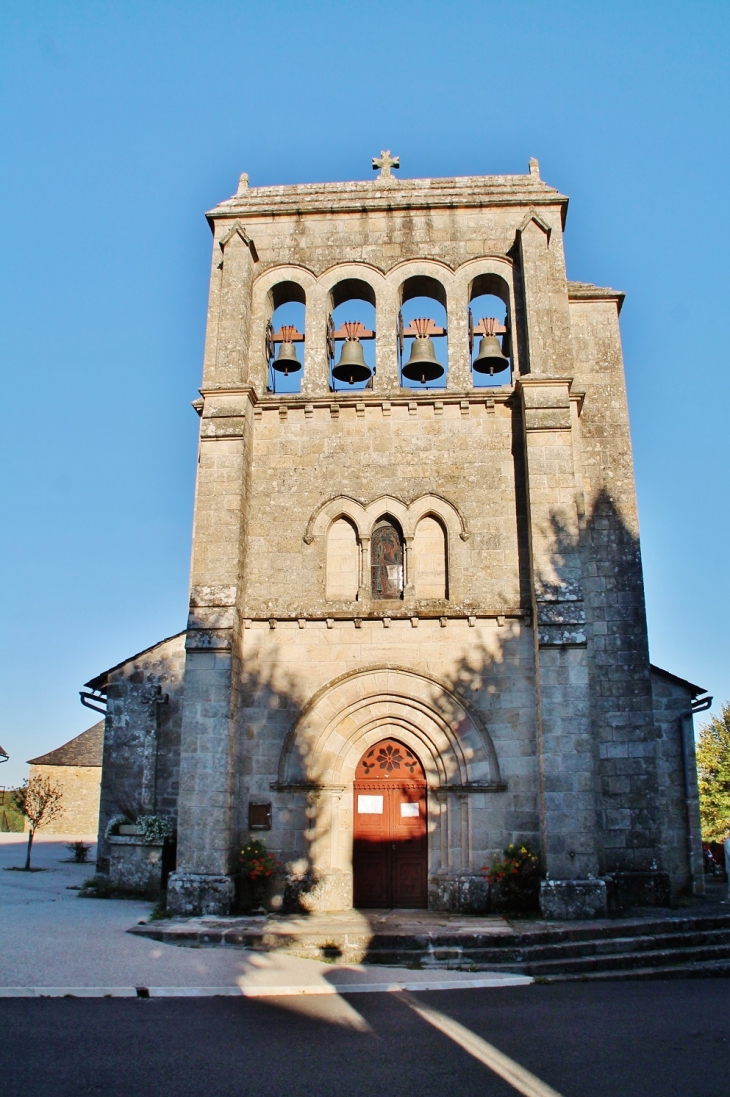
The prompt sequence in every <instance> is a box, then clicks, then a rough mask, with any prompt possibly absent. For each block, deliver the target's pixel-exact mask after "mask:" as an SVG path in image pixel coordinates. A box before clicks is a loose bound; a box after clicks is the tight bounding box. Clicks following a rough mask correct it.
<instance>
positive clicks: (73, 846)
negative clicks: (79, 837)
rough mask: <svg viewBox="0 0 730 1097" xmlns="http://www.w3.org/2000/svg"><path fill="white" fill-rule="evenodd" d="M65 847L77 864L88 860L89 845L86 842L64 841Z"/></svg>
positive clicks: (82, 863) (83, 863)
mask: <svg viewBox="0 0 730 1097" xmlns="http://www.w3.org/2000/svg"><path fill="white" fill-rule="evenodd" d="M66 849H67V850H68V851H69V853H70V854H72V855H73V859H74V861H75V862H76V864H77V865H85V864H86V863H87V861H88V860H89V853H90V852H91V846H89V845H87V844H86V842H66Z"/></svg>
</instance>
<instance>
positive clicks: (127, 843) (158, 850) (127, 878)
mask: <svg viewBox="0 0 730 1097" xmlns="http://www.w3.org/2000/svg"><path fill="white" fill-rule="evenodd" d="M108 841H109V879H110V881H111V883H112V885H113V886H114V887H118V888H124V889H125V890H128V891H138V892H140V893H143V892H144V893H150V892H158V891H161V890H162V886H163V883H164V880H163V869H164V865H163V852H164V847H165V843H164V842H143V841H142V839H141V838H137V837H122V836H119V835H114V836H113V837H111V838H109V839H108Z"/></svg>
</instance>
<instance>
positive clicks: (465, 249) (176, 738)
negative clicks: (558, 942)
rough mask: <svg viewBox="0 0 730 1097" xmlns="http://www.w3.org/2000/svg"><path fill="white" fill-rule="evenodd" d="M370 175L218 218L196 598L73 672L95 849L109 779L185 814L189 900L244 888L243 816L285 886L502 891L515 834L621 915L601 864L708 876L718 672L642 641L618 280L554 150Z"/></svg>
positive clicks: (384, 894) (184, 901)
mask: <svg viewBox="0 0 730 1097" xmlns="http://www.w3.org/2000/svg"><path fill="white" fill-rule="evenodd" d="M378 165H379V166H380V167H381V174H380V175H379V176H378V177H377V178H376V179H374V180H372V181H367V182H366V181H363V182H352V183H328V184H323V185H302V186H281V187H261V188H252V187H249V186H248V180H247V177H246V176H242V177H241V182H240V185H239V188H238V192H237V194H236V195H235V196H234V197H233V198H231V199H229V200H228V201H225V202H223V203H221V204H220V205H219V206H217V207H216V208H215V209H214V210H213V211H212V212H211V213H209V214H208V220H209V223H210V227H211V229H212V232H213V257H212V265H211V283H210V303H209V313H208V328H207V338H206V347H205V361H204V368H203V383H202V386H201V390H200V399H199V400H196V401H195V403H194V406H195V408H196V410H197V412H198V414H199V415H200V443H199V463H198V478H197V488H196V499H195V519H194V532H193V549H192V569H191V586H190V606H189V619H188V623H187V628H186V630H185V632H184V633H183V634H181V635H179V636H177V637H172V638H171V639H169V640H166V641H163V642H162V643H161V644H160V645H157V646H156V647H155V648H153V649H150V650H149V651H148V652H144V653H141V654H140V655H139V656H135V657H134V658H133V659H131V660H129V661H127V662H126V663H124V664H120V666H119V667H116V668H112V670H110V671H107V672H105V674H103V675H99V676H97V678H95V679H92V680H91V682H90V683H88V685H89V686H90V687H91V688H92V689H93V690H94V692H95V695H96V696H98V697H99V698H102V697H103V698H105V699H106V704H107V717H106V736H105V754H104V778H103V781H102V805H101V823H100V826H101V829H100V863H101V865H102V867H103V862H104V856H105V854H104V838H103V835H104V827H105V820H106V819H108V818H109V817H110V816H111V815H112V814H113V813H114V811H115V810H117V807H116V805H117V801H118V800H119V799H120V789H121V790H123V791H124V795H125V796H127V797H128V798H129V797H130V796H137V797H138V798H139V800H140V802H141V803H143V804H144V805H145V810H148V811H153V810H156V811H161V812H163V813H168V814H171V815H173V816H174V817H175V819H176V826H177V868H176V871H175V873H174V874H173V875H172V876H171V877H170V880H169V883H168V908H169V909H170V910H171V911H173V912H179V913H196V912H204V911H205V912H218V913H220V912H227V911H228V910H229V909H230V905H231V902H232V897H233V884H232V880H231V872H232V870H233V869H234V867H235V857H236V853H237V851H238V849H240V847H241V845H242V844H243V843H244V842H245V840H246V839H247V837H248V835H249V834H251V833H254V834H256V835H257V836H261V837H263V838H264V839H265V841H266V843H267V846H268V847H269V849H271V850H272V851H273V852H274V853H275V854H276V856H277V858H278V860H279V861H280V862H281V870H280V873H279V875H278V877H277V882H276V885H275V889H274V894H273V895H272V897H271V899H272V902H273V903H274V905H277V904H278V905H283V906H284V907H288V908H292V907H296V905H297V904H298V905H299V906H303V907H305V908H306V909H324V910H327V909H331V910H337V909H340V910H341V909H347V908H349V907H351V906H352V905H353V903H355V904H356V905H358V906H364V907H367V906H376V907H389V906H396V907H397V906H404V907H413V906H429V907H430V908H432V909H441V910H463V911H469V910H480V909H484V905H485V903H486V883H485V878H484V875H483V872H482V867H483V866H484V865H485V864H487V863H488V861H489V860H490V859H491V858H492V857H493V856H494V855H495V854H498V853H500V851H501V850H502V849H503V848H504V847H505V846H506V845H507V844H508V843H511V842H518V843H529V844H530V845H531V846H532V847H533V848H535V849H536V850H539V851H540V853H541V859H542V864H543V868H544V870H545V873H546V877H547V879H546V883H545V884H544V885H543V908H544V909H545V911H546V913H553V914H556V915H567V916H570V915H586V914H592V913H593V914H598V913H602V912H603V911H605V909H606V879H607V877H610V876H611V874H613V875H614V876H615V875H616V874H628V875H629V876H630V875H631V874H636V878H639V877H641V878H642V880H644V881H647V880H648V881H649V882H651V880H652V878H653V877H655V876H662V877H663V878H668V879H669V882H670V886H671V888H672V890H673V891H674V892H677V891H679V890H681V889H682V888H691V889H694V890H698V889H701V888H702V869H701V846H700V840H699V820H698V807H697V795H696V775H695V769H694V746H693V733H692V705H693V702H694V701H695V698H696V697H697V696H698V695H699V694H700V693H702V692H703V691H702V690H701V689H700V688H699V687H695V686H693V685H692V684H691V683H688V682H685V681H684V680H682V679H680V678H676V677H674V676H673V675H671V674H667V673H666V672H663V671H659V670H657V669H656V668H652V667H651V666H650V662H649V652H648V640H647V627H646V613H645V606H644V591H643V579H642V570H641V557H640V546H639V530H638V522H637V511H636V498H635V487H634V473H633V463H632V455H631V441H630V435H629V419H628V410H627V402H626V392H625V384H624V371H623V362H622V354H621V343H620V335H619V312H620V309H621V305H622V301H623V294H621V293H619V292H616V291H614V290H611V289H605V288H600V287H597V286H594V285H589V284H586V283H578V282H571V281H569V280H568V278H567V275H566V270H565V259H564V251H563V231H564V226H565V219H566V213H567V204H568V201H567V198H565V197H564V196H563V195H562V194H560V193H559V192H558V191H556V190H555V189H553V188H552V187H550V186H548V185H547V184H546V183H545V182H543V181H542V180H541V178H540V175H539V169H538V166H537V164H536V162H534V161H531V164H530V170H529V173H528V174H525V175H517V176H488V177H469V178H451V179H425V180H424V179H421V180H406V179H403V180H401V179H396V178H395V176H394V175H393V174H392V170H391V169H392V167H394V166H396V165H395V163H394V161H393V159H392V158H391V157H390V156H389V154H384V156H383V157H382V158H381V159H380V160H379V161H378ZM487 297H488V298H490V299H492V300H496V301H498V302H499V303H500V304H501V309H502V311H501V316H499V315H498V316H496V317H488V316H486V317H480V315H479V312H478V309H477V303H478V301H479V300H480V299H485V298H487ZM414 302H417V303H418V306H419V308H420V310H421V315H420V316H419V317H416V318H414V319H411V320H410V321H409V320H408V319H407V317H408V315H409V306H412V304H413V303H414ZM423 302H426V304H425V305H424V304H423ZM429 302H430V303H432V304H433V308H432V309H429V306H428V303H429ZM362 303H365V305H367V306H368V307H369V310H370V312H369V314H368V315H370V316H371V317H372V318H373V319H372V322H371V326H370V327H367V325H365V324H363V323H362V322H360V321H359V320H356V319H352V318H351V317H350V314H349V313H348V311H347V310H348V308H350V309H351V313H352V317H356V315H360V313H357V308H359V307H360V306H361V305H362ZM356 305H357V308H356ZM287 308H289V309H290V313H287V312H286V310H287ZM292 309H294V310H295V311H294V312H292V311H291V310H292ZM296 309H298V310H299V311H298V312H296ZM411 311H412V308H411ZM424 313H425V315H424ZM277 315H278V316H282V317H284V318H287V316H291V315H296V316H301V317H302V320H301V321H300V322H288V323H284V322H282V324H281V327H278V328H277V319H276V317H277ZM333 315H334V316H335V317H336V318H334V319H333ZM272 320H273V323H272ZM348 325H349V326H348ZM498 336H501V343H500V342H499V340H498V338H497V337H498ZM366 343H367V344H368V354H369V355H370V364H368V362H367V361H366V356H365V354H364V350H363V347H364V345H365V344H366ZM436 344H438V347H439V350H438V351H437V352H436V351H435V349H434V348H435V346H436ZM409 352H410V357H409ZM338 356H339V358H340V364H339V366H338V363H337V358H338ZM340 367H341V368H340ZM480 371H481V372H480ZM292 377H294V378H295V380H296V384H293V383H292V382H291V380H290V378H292ZM695 703H696V702H695ZM259 832H261V833H260V835H259Z"/></svg>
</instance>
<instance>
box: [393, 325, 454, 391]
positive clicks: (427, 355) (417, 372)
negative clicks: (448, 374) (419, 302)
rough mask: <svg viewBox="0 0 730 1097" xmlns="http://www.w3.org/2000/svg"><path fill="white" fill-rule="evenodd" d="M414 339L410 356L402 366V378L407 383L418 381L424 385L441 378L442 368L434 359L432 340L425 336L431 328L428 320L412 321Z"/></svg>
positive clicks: (434, 349)
mask: <svg viewBox="0 0 730 1097" xmlns="http://www.w3.org/2000/svg"><path fill="white" fill-rule="evenodd" d="M413 327H414V328H415V329H416V338H415V339H414V340H413V342H412V343H411V354H410V357H409V359H408V361H407V362H406V364H405V365H404V366H403V376H404V377H407V378H408V380H409V381H420V383H421V384H422V385H425V384H426V382H427V381H435V380H436V378H437V377H443V374H444V372H445V371H444V367H443V366H442V365H441V363H440V362H439V360H438V358H437V357H436V348H435V347H434V345H433V339H430V338H429V337H428V335H427V332H428V331H429V329H430V327H431V321H430V320H428V319H425V320H422V319H418V320H414V321H413Z"/></svg>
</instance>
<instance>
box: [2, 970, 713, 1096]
mask: <svg viewBox="0 0 730 1097" xmlns="http://www.w3.org/2000/svg"><path fill="white" fill-rule="evenodd" d="M728 1002H730V983H729V981H728V980H724V979H723V980H720V979H717V980H715V979H711V980H702V979H697V980H676V981H674V980H667V981H657V982H651V983H635V982H625V983H623V982H622V983H617V984H609V985H606V984H593V983H591V984H587V983H583V984H565V983H562V984H556V985H552V986H537V985H533V986H527V987H513V988H507V989H500V990H463V991H454V992H451V991H443V992H441V993H439V994H417V995H408V994H404V995H401V994H390V995H387V994H371V995H353V996H351V997H341V996H337V997H330V998H322V997H298V998H268V999H266V1000H265V1001H261V1000H257V1001H254V1000H250V999H248V1000H247V999H235V1000H234V999H230V998H225V999H216V998H205V999H196V1000H194V1001H185V1000H180V999H176V1000H170V999H167V1000H161V999H158V1000H154V999H153V1000H149V1001H140V1000H136V1001H124V1000H110V1001H99V1000H97V1001H80V1000H59V999H54V1000H45V1001H41V1000H31V1001H28V1000H11V999H3V1000H0V1032H2V1040H0V1078H2V1082H3V1090H4V1092H7V1093H28V1094H33V1097H81V1095H83V1094H103V1095H104V1097H129V1095H130V1094H137V1095H139V1097H147V1095H152V1094H154V1095H155V1097H200V1095H201V1094H210V1095H212V1097H233V1095H236V1097H239V1095H241V1094H246V1097H280V1095H283V1094H286V1095H291V1097H299V1095H302V1097H304V1095H307V1097H310V1095H312V1094H316V1095H317V1097H335V1095H337V1097H340V1095H342V1097H345V1095H346V1097H381V1095H382V1094H395V1095H397V1097H476V1095H478V1097H514V1095H515V1094H516V1093H518V1094H523V1095H525V1097H555V1094H560V1095H561V1097H617V1095H618V1097H658V1095H661V1097H727V1094H728V1092H730V1084H729V1078H730V1011H729V1010H728Z"/></svg>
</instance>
